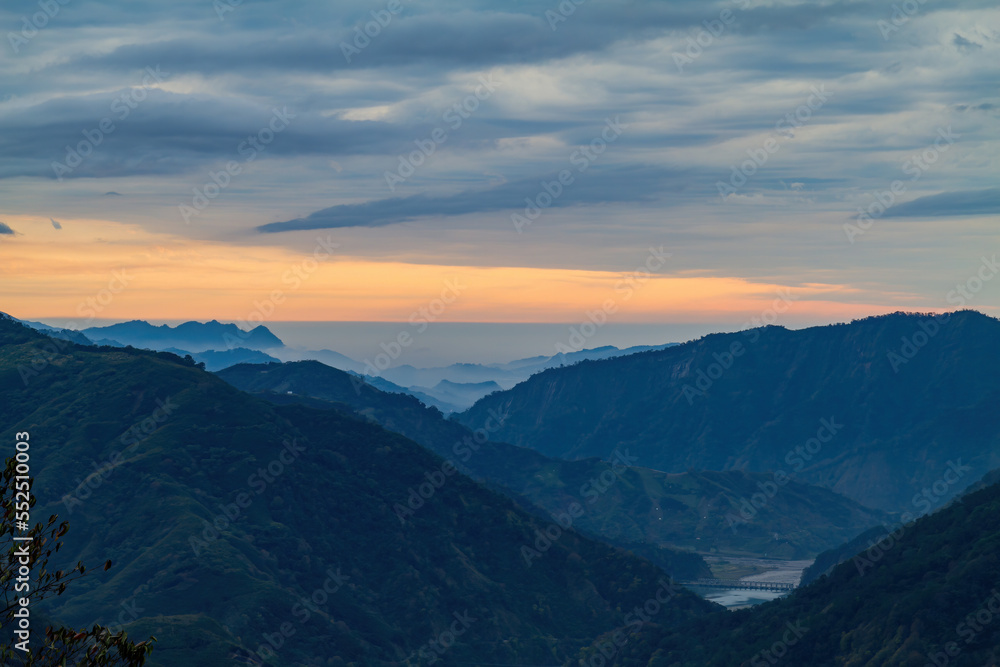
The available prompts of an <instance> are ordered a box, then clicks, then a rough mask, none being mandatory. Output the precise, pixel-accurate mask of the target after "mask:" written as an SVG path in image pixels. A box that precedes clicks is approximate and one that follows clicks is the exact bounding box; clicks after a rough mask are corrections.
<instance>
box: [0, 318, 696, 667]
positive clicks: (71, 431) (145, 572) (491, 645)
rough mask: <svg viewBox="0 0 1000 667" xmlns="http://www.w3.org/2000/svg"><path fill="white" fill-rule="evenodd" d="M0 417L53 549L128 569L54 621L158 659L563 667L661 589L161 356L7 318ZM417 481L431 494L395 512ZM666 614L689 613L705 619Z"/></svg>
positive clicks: (354, 432) (373, 441) (325, 415)
mask: <svg viewBox="0 0 1000 667" xmlns="http://www.w3.org/2000/svg"><path fill="white" fill-rule="evenodd" d="M0 423H2V424H3V428H4V430H3V432H2V433H0V437H3V438H6V439H8V440H11V436H12V434H13V433H14V432H19V431H29V432H30V433H31V442H32V443H33V444H32V457H33V458H32V460H33V465H34V472H35V475H36V479H35V485H34V489H33V491H34V494H35V495H36V496H37V497H38V499H39V502H38V505H37V507H36V508H35V509H34V514H35V515H37V516H39V517H41V516H47V515H48V514H49V513H58V514H59V515H60V517H61V518H62V519H68V520H69V521H70V524H71V530H70V532H69V535H68V536H67V538H66V546H65V548H64V549H63V551H62V552H61V553H60V554H59V556H60V557H61V558H64V559H65V561H66V562H72V563H75V562H76V561H77V560H83V561H84V562H103V560H104V559H111V560H113V561H114V562H115V563H116V565H115V567H114V568H113V569H112V570H111V571H109V572H108V573H106V574H103V575H99V574H94V575H93V576H88V577H87V578H85V579H83V580H81V581H79V582H74V584H73V588H72V590H70V591H67V593H66V594H65V595H63V596H62V597H60V598H56V599H55V600H54V602H53V604H52V605H51V606H50V607H49V608H48V609H47V610H46V611H47V612H48V613H50V614H51V615H52V616H53V617H55V618H57V619H59V620H61V621H62V622H66V623H68V624H72V625H74V626H88V625H90V624H92V623H94V622H101V623H104V624H106V625H115V624H117V623H119V622H120V623H124V624H125V626H126V628H127V629H128V630H129V633H130V635H131V636H133V637H137V636H147V635H149V634H153V635H156V636H157V637H158V638H159V641H158V643H157V646H156V650H155V652H154V654H153V658H152V661H151V663H150V664H153V665H165V666H174V665H184V666H185V667H191V666H201V665H204V666H206V667H207V666H213V667H214V666H217V665H224V664H260V662H261V660H262V659H263V661H264V663H265V664H270V665H343V664H356V665H390V664H400V663H403V662H405V661H406V660H407V659H408V658H409V659H410V661H411V663H412V664H416V663H417V662H419V661H420V660H421V658H420V656H419V651H420V650H421V649H422V650H424V652H425V654H426V653H427V651H434V650H436V649H435V647H440V644H439V643H437V640H438V639H439V638H441V637H442V633H445V632H451V631H454V632H455V634H456V638H451V637H450V636H449V635H444V636H445V638H446V640H447V641H446V642H445V643H447V644H450V643H451V641H454V646H453V647H452V648H450V649H449V650H447V651H446V653H445V654H444V655H443V657H442V662H441V663H440V664H451V663H453V662H455V663H457V662H463V661H465V662H468V661H469V660H480V659H482V658H483V656H490V657H491V659H492V660H491V661H494V662H517V663H520V664H553V663H554V662H560V661H561V660H562V659H563V658H565V657H566V656H569V655H571V654H572V653H573V652H574V651H576V650H578V649H579V647H580V646H582V645H584V644H586V643H588V642H589V641H591V640H592V639H593V637H595V636H597V635H599V634H601V633H602V632H605V631H606V630H608V629H610V628H613V627H616V626H619V625H623V624H626V623H628V614H629V610H631V609H633V608H634V607H635V606H636V605H640V604H642V603H643V602H644V601H645V600H647V599H649V597H650V596H651V595H654V594H655V591H656V590H658V588H659V587H660V586H661V584H660V583H659V582H660V581H661V579H662V578H663V576H664V575H663V573H662V571H661V570H658V569H657V568H656V567H654V566H652V565H650V564H649V563H648V562H646V561H643V560H640V559H636V558H634V557H631V556H629V555H627V554H625V553H623V552H620V551H616V550H614V549H612V548H610V547H607V546H604V545H602V544H599V543H595V542H593V541H591V540H589V539H586V538H583V537H581V536H579V535H578V534H576V533H575V532H573V531H566V532H562V533H561V534H557V535H556V537H555V539H554V540H552V542H551V544H550V545H548V546H544V541H543V540H541V539H540V537H539V532H542V531H546V530H549V531H550V534H551V532H552V531H551V525H550V523H549V522H546V521H541V520H539V519H538V518H536V517H534V516H531V515H530V514H528V513H526V512H524V511H523V510H521V509H520V508H518V507H517V506H516V505H515V504H514V503H513V502H511V501H510V500H508V499H507V498H504V497H503V496H500V495H498V494H496V493H493V492H491V491H489V490H487V489H485V488H483V487H482V486H480V485H478V484H477V483H475V482H473V481H471V480H469V479H468V478H466V477H464V476H462V475H461V474H457V473H456V474H446V473H447V472H450V471H448V469H447V468H445V472H442V467H443V466H444V462H443V461H442V459H440V458H439V457H437V456H436V455H434V454H432V453H430V452H428V451H427V450H425V449H424V448H422V447H420V446H419V445H417V444H415V443H413V442H411V441H410V440H407V439H406V438H404V437H402V436H400V435H397V434H394V433H390V432H388V431H386V430H384V429H382V428H380V427H378V426H377V425H374V424H371V423H366V422H365V421H363V420H360V419H357V418H355V417H350V416H347V415H345V414H343V413H341V412H339V411H335V410H324V411H321V410H315V409H312V408H309V407H306V406H302V405H289V406H274V405H271V404H269V403H266V402H264V401H262V400H259V399H257V398H253V397H251V396H249V395H247V394H245V393H242V392H240V391H238V390H237V389H235V388H233V387H231V386H230V385H228V384H226V383H225V382H223V381H222V380H220V379H218V378H216V377H215V376H214V375H211V374H209V373H206V372H204V371H202V370H200V369H199V368H197V367H195V366H193V365H189V364H188V363H185V362H183V361H182V360H180V359H179V358H177V357H175V356H173V355H170V354H166V353H155V352H147V351H139V350H134V349H127V348H126V349H116V348H94V347H77V346H73V345H71V344H68V343H66V344H56V343H54V342H52V341H51V339H48V338H45V337H43V336H41V335H40V334H37V333H35V332H33V331H30V330H28V329H26V328H25V327H23V326H21V325H19V324H15V323H12V322H10V321H0ZM422 482H428V483H431V482H434V483H436V484H437V485H438V486H439V487H440V488H435V490H434V496H433V502H426V503H425V504H424V505H423V506H422V507H419V508H418V509H417V510H416V511H415V512H414V513H413V514H412V515H411V516H408V517H406V521H405V522H404V521H400V519H399V518H398V516H397V514H398V512H397V511H396V509H395V506H397V505H405V504H406V503H407V502H408V498H409V495H410V488H411V487H413V486H414V485H418V486H419V484H421V483H422ZM539 544H542V545H543V546H544V549H543V551H542V553H541V555H540V557H538V558H534V559H532V560H530V565H529V561H527V560H526V559H525V557H524V555H523V553H522V551H523V550H522V547H529V546H531V547H537V546H538V545H539ZM673 602H674V603H673V604H671V605H670V608H669V609H668V610H665V612H664V618H665V619H671V620H672V621H676V622H679V621H681V620H683V619H686V618H689V617H695V616H700V615H704V614H705V613H706V612H707V611H708V610H710V609H711V608H712V605H710V604H709V603H707V602H705V601H703V600H701V599H699V598H697V597H696V596H694V595H693V594H690V593H686V592H681V593H679V594H678V595H677V596H675V598H674V601H673ZM456 615H457V616H456ZM470 618H474V619H475V621H474V622H473V621H469V620H468V619H470ZM430 642H435V643H434V644H433V645H432V644H431V643H430ZM427 655H429V654H427ZM424 662H425V663H426V660H424Z"/></svg>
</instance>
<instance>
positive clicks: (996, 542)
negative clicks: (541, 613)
mask: <svg viewBox="0 0 1000 667" xmlns="http://www.w3.org/2000/svg"><path fill="white" fill-rule="evenodd" d="M998 572H1000V485H993V486H990V487H988V488H986V489H982V490H980V491H977V492H975V493H972V494H969V495H967V496H964V497H962V498H961V499H959V500H957V501H956V502H954V503H952V504H951V505H949V506H948V507H945V508H944V509H942V510H940V511H938V512H936V513H934V514H931V515H929V516H925V517H923V518H921V519H919V520H918V521H916V522H915V523H910V524H906V525H901V526H898V527H897V528H895V529H894V530H893V532H892V534H891V535H889V536H887V537H885V538H884V539H883V540H882V541H881V542H879V543H877V544H875V545H873V546H872V547H871V548H869V549H866V550H865V551H862V552H860V553H857V554H856V555H855V556H854V557H853V558H851V560H850V561H848V562H844V563H841V564H840V565H838V566H837V567H836V568H834V570H833V571H832V572H831V573H830V574H829V575H827V576H823V577H821V578H820V579H818V580H817V581H815V582H813V583H812V584H810V585H809V586H805V587H802V588H799V589H797V590H795V591H794V592H792V593H791V594H790V595H788V596H787V597H784V598H781V599H779V600H776V601H774V602H770V603H768V604H766V605H762V606H760V607H756V608H754V609H752V610H742V611H736V612H724V613H718V614H712V615H711V616H709V617H708V618H703V619H698V620H697V621H695V622H689V623H686V624H681V625H679V626H675V627H671V626H669V625H668V624H659V625H658V626H656V625H648V626H646V627H645V628H643V629H641V630H639V631H638V632H637V633H634V634H633V637H632V641H629V642H628V643H627V644H626V645H624V646H622V647H620V648H619V647H615V646H614V645H613V644H612V647H613V648H616V650H615V651H613V652H612V653H611V655H609V656H607V657H606V658H604V659H601V660H600V661H599V663H597V664H606V665H621V666H625V665H629V666H649V667H652V666H654V665H681V666H688V665H691V666H695V665H697V666H698V667H762V666H763V665H774V664H782V665H810V666H811V667H833V666H835V665H836V666H842V665H851V666H852V667H925V666H927V665H930V666H932V667H943V666H945V665H952V666H958V667H963V666H966V665H969V666H973V665H975V666H977V667H978V666H980V665H985V666H994V665H997V664H998V663H1000V622H998V621H1000V617H998V615H997V614H998V613H1000V580H998V577H997V573H998ZM608 641H609V640H605V641H604V642H603V643H604V644H607V642H608ZM600 644H601V642H599V643H598V646H595V647H594V648H592V649H589V650H587V651H585V652H584V653H583V654H582V655H581V656H579V658H580V660H581V661H585V662H581V664H592V663H590V662H586V661H589V660H592V659H594V658H592V656H594V655H595V654H598V653H599V652H600V648H601V647H600Z"/></svg>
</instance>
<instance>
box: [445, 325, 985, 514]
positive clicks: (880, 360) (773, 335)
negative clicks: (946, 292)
mask: <svg viewBox="0 0 1000 667" xmlns="http://www.w3.org/2000/svg"><path fill="white" fill-rule="evenodd" d="M998 338H1000V321H997V320H996V319H994V318H991V317H987V316H985V315H982V314H980V313H977V312H974V311H960V312H957V313H954V314H952V315H951V316H950V318H948V319H947V320H942V319H938V318H934V317H930V316H927V315H919V314H902V313H897V314H894V315H887V316H883V317H871V318H867V319H864V320H858V321H855V322H852V323H850V324H838V325H832V326H823V327H813V328H809V329H803V330H798V331H790V330H787V329H784V328H781V327H765V328H763V329H754V330H750V331H744V332H740V333H732V334H713V335H710V336H705V337H704V338H701V339H699V340H697V341H692V342H690V343H685V344H684V345H680V346H677V347H671V348H668V349H665V350H660V351H652V352H643V353H639V354H633V355H630V356H626V357H620V358H616V359H608V360H602V361H585V362H581V363H579V364H576V365H574V366H567V367H565V368H556V369H551V370H548V371H545V372H543V373H539V374H537V375H534V376H532V378H531V379H529V380H528V381H526V382H523V383H521V384H519V385H517V386H516V387H513V388H512V389H509V390H507V391H504V392H497V393H494V394H491V395H490V396H487V397H485V398H483V399H482V400H480V401H479V402H478V403H476V405H475V406H473V407H472V408H471V409H469V410H468V411H467V412H464V413H462V414H461V415H460V416H459V418H460V419H461V421H462V422H463V423H464V424H466V425H468V426H470V427H475V426H476V425H478V424H480V423H482V421H483V419H484V418H485V417H486V416H487V415H488V414H489V413H490V411H493V412H497V411H501V412H508V413H509V414H510V417H509V419H507V420H506V421H505V422H504V425H503V427H502V428H500V429H499V430H498V431H497V433H496V434H495V437H496V438H497V439H499V440H503V441H506V442H510V443H512V444H515V445H520V446H524V447H530V448H532V449H535V450H537V451H539V452H541V453H542V454H545V455H547V456H553V457H557V458H566V459H578V458H587V457H591V456H605V455H606V454H607V452H608V451H611V450H613V449H614V448H616V447H619V448H628V449H629V451H630V452H631V453H632V455H633V456H635V457H637V459H638V460H637V465H640V466H644V467H649V468H654V469H657V470H664V471H667V472H684V471H687V470H692V469H694V470H731V469H746V470H749V471H757V472H778V471H781V472H783V473H785V474H792V473H795V475H796V479H797V480H798V481H800V482H807V483H811V484H818V485H821V486H825V487H827V488H830V489H833V490H834V491H837V492H838V493H841V494H843V495H846V496H847V497H849V498H852V499H854V500H856V501H858V502H860V503H862V504H864V505H867V506H869V507H874V508H878V509H882V510H885V511H889V512H899V513H903V512H907V511H909V512H912V513H921V512H924V511H927V510H930V509H935V508H937V507H940V506H941V505H942V504H943V503H944V502H946V501H947V500H948V499H949V498H951V497H953V496H954V495H955V494H957V493H958V492H960V491H961V490H962V489H963V488H964V487H965V486H968V485H969V484H971V483H972V482H974V481H975V480H977V479H979V478H980V477H982V476H983V475H984V474H985V473H986V472H988V471H989V470H992V469H994V468H997V467H1000V411H998V410H996V405H997V403H998V402H1000V385H998V384H997V382H996V380H995V379H996V377H997V375H998V374H1000V348H998V347H997V345H996V341H997V339H998ZM955 469H957V470H959V471H961V475H960V476H958V477H957V478H956V477H955V475H956V473H955V472H950V471H952V470H955ZM939 482H940V483H941V484H944V487H943V488H942V487H941V486H940V484H939V487H938V488H939V489H941V491H940V492H934V493H933V494H932V495H927V496H925V497H924V499H923V500H920V499H918V496H920V495H921V494H923V493H924V491H923V490H924V489H931V488H933V486H934V485H935V483H939ZM945 482H948V483H945ZM928 493H930V492H928Z"/></svg>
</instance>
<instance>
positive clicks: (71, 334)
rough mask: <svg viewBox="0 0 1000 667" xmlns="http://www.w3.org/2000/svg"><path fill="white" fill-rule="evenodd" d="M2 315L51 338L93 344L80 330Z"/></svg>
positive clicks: (78, 343) (80, 343)
mask: <svg viewBox="0 0 1000 667" xmlns="http://www.w3.org/2000/svg"><path fill="white" fill-rule="evenodd" d="M0 315H6V316H7V317H8V318H10V319H12V320H14V321H17V322H20V323H21V324H24V325H26V326H29V327H31V328H32V329H34V330H35V331H40V332H42V333H43V334H45V335H46V336H50V337H51V338H58V339H60V340H67V341H70V342H71V343H76V344H77V345H93V344H94V341H92V340H90V339H89V338H87V337H86V336H84V335H83V334H82V333H80V332H79V331H73V330H72V329H60V328H58V327H50V326H49V325H48V324H42V323H41V322H29V321H27V320H18V319H17V318H16V317H12V316H10V315H7V314H6V313H0Z"/></svg>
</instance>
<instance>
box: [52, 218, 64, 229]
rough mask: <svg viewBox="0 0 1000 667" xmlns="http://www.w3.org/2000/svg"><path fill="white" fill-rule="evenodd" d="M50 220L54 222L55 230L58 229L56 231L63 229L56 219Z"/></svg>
mask: <svg viewBox="0 0 1000 667" xmlns="http://www.w3.org/2000/svg"><path fill="white" fill-rule="evenodd" d="M49 220H50V221H51V222H52V226H53V227H54V228H56V229H62V225H61V224H60V223H59V221H57V220H56V219H55V218H49Z"/></svg>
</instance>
